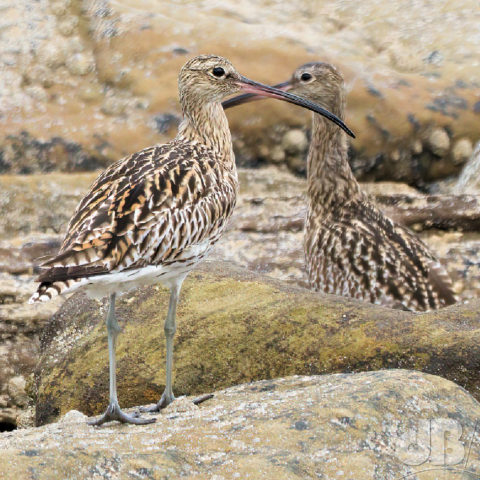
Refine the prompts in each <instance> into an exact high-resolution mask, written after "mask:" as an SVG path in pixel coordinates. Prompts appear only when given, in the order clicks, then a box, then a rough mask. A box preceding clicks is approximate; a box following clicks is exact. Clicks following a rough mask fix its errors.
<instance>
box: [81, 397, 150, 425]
mask: <svg viewBox="0 0 480 480" xmlns="http://www.w3.org/2000/svg"><path fill="white" fill-rule="evenodd" d="M113 420H116V421H117V422H120V423H132V424H134V425H146V424H147V423H154V422H155V421H156V418H141V417H140V416H139V415H138V413H134V414H133V415H127V414H126V413H124V412H122V410H121V408H120V406H119V405H118V403H110V405H109V406H108V408H107V410H106V411H105V413H104V414H103V415H102V416H101V417H100V418H98V419H95V420H89V421H88V422H87V423H88V424H89V425H93V426H96V427H98V426H100V425H103V424H104V423H106V422H111V421H113Z"/></svg>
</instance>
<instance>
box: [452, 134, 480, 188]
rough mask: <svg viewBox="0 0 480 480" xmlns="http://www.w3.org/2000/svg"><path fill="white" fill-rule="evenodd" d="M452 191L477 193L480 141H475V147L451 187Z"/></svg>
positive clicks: (479, 180) (479, 171) (479, 176)
mask: <svg viewBox="0 0 480 480" xmlns="http://www.w3.org/2000/svg"><path fill="white" fill-rule="evenodd" d="M452 191H453V193H456V194H462V193H470V194H473V195H478V194H479V192H480V142H477V144H476V145H475V149H474V151H473V153H472V155H471V157H470V159H469V160H468V162H467V163H466V164H465V166H464V167H463V170H462V172H461V174H460V176H459V177H458V180H457V182H456V184H454V185H453V187H452Z"/></svg>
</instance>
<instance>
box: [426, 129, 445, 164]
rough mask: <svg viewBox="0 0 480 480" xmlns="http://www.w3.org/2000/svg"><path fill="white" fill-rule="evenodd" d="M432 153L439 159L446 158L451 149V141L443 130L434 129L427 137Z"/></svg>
mask: <svg viewBox="0 0 480 480" xmlns="http://www.w3.org/2000/svg"><path fill="white" fill-rule="evenodd" d="M427 141H428V146H429V147H430V149H431V151H432V152H433V153H434V154H435V155H438V156H439V157H442V156H444V155H445V154H446V153H447V152H448V149H449V148H450V139H449V138H448V134H447V132H446V131H445V130H444V129H443V128H434V129H433V130H432V131H431V132H430V133H429V134H428V137H427Z"/></svg>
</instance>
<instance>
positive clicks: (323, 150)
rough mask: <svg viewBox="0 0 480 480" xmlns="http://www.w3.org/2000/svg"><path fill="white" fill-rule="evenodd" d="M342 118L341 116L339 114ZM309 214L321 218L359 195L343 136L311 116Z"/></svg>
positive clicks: (343, 134)
mask: <svg viewBox="0 0 480 480" xmlns="http://www.w3.org/2000/svg"><path fill="white" fill-rule="evenodd" d="M339 113H340V115H339V117H340V118H342V117H343V112H339ZM307 188H308V210H309V213H312V212H315V213H316V214H319V215H323V214H327V213H328V212H331V211H332V210H333V209H335V208H336V207H341V206H342V205H343V204H344V203H345V202H347V201H349V200H352V199H355V197H357V196H360V195H361V190H360V185H359V184H358V182H357V180H356V179H355V177H354V175H353V172H352V170H351V168H350V165H349V163H348V145H347V139H346V135H345V133H344V132H343V131H342V130H341V129H340V128H339V127H338V126H337V125H335V124H333V123H331V122H330V121H328V120H326V119H324V117H322V116H320V115H318V114H314V115H313V126H312V141H311V142H310V150H309V152H308V159H307Z"/></svg>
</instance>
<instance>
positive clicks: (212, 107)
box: [177, 102, 235, 168]
mask: <svg viewBox="0 0 480 480" xmlns="http://www.w3.org/2000/svg"><path fill="white" fill-rule="evenodd" d="M177 138H179V139H181V140H184V141H187V142H191V143H199V144H202V145H205V146H206V147H208V148H209V149H211V150H213V151H215V152H216V153H217V154H218V156H219V158H222V160H223V161H224V162H225V163H228V164H230V166H231V167H232V168H233V166H234V163H235V157H234V155H233V147H232V136H231V134H230V128H229V127H228V120H227V117H226V115H225V112H224V110H223V107H222V105H221V103H218V102H210V103H202V104H196V105H195V106H193V107H189V108H185V107H184V108H183V121H182V123H181V124H180V126H179V128H178V135H177Z"/></svg>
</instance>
